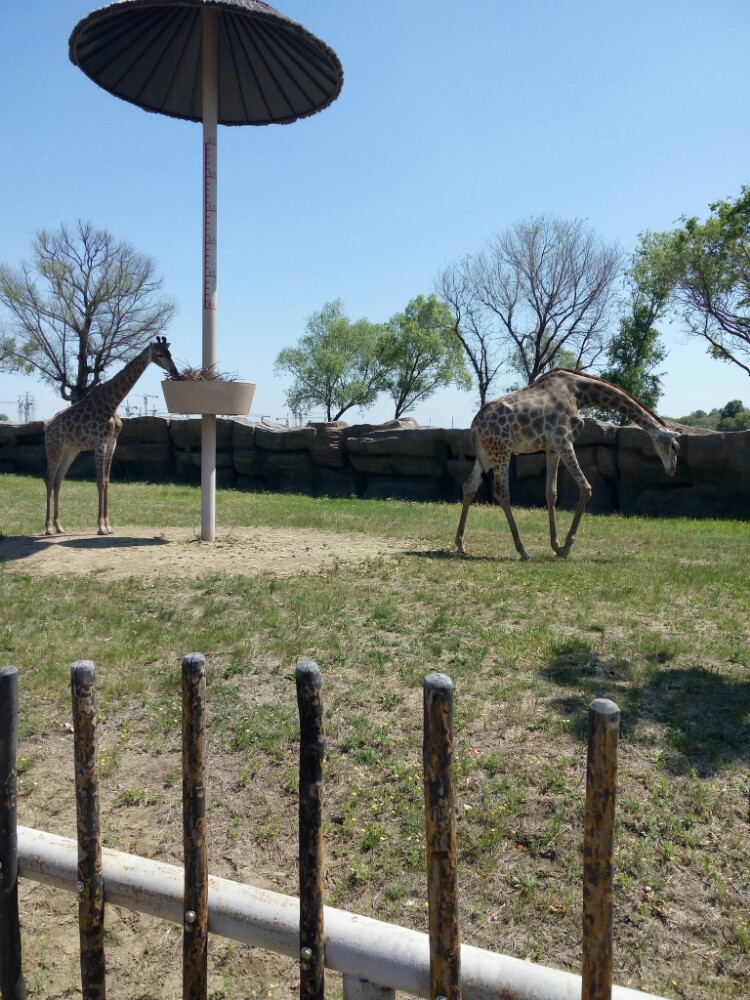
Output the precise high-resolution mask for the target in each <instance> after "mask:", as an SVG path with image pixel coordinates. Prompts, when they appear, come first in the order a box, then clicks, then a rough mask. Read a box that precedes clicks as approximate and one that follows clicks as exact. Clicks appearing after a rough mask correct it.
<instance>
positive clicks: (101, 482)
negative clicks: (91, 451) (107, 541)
mask: <svg viewBox="0 0 750 1000" xmlns="http://www.w3.org/2000/svg"><path fill="white" fill-rule="evenodd" d="M116 444H117V438H116V437H113V438H107V440H106V441H105V442H104V444H103V445H101V446H100V447H99V448H97V449H96V485H97V487H98V490H99V528H98V531H97V534H99V535H111V534H113V530H112V528H111V527H110V524H109V472H110V469H111V468H112V456H113V455H114V453H115V445H116Z"/></svg>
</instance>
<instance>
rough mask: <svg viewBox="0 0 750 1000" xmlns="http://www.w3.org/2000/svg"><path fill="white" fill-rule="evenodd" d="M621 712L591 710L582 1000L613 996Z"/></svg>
mask: <svg viewBox="0 0 750 1000" xmlns="http://www.w3.org/2000/svg"><path fill="white" fill-rule="evenodd" d="M619 733H620V709H619V708H618V707H617V705H616V704H615V703H614V702H613V701H610V700H609V699H607V698H597V699H596V700H595V701H592V702H591V705H590V707H589V740H588V761H587V765H586V813H585V818H584V841H583V963H582V969H583V977H582V984H581V997H582V1000H610V998H611V996H612V930H613V920H612V917H613V889H614V862H613V850H614V837H615V796H616V790H617V743H618V738H619Z"/></svg>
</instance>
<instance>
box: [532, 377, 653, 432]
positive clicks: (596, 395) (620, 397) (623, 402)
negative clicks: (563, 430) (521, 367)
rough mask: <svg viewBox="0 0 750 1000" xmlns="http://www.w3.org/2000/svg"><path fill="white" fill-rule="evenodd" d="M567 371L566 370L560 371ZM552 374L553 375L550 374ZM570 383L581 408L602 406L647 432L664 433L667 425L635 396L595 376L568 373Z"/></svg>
mask: <svg viewBox="0 0 750 1000" xmlns="http://www.w3.org/2000/svg"><path fill="white" fill-rule="evenodd" d="M559 371H566V369H559ZM550 374H551V373H550ZM567 374H568V375H569V376H570V381H571V384H572V386H573V392H574V393H575V397H576V402H577V403H578V405H579V406H602V407H606V408H607V409H610V410H616V411H617V412H618V413H622V414H623V416H625V417H627V418H628V419H629V420H631V421H632V422H633V423H634V424H637V425H638V426H639V427H642V428H643V430H645V431H663V430H665V428H666V424H665V423H664V421H663V420H662V419H661V417H657V415H656V414H655V413H653V412H652V411H651V410H649V409H648V407H647V406H644V405H643V403H639V402H638V400H637V399H636V398H635V396H631V395H630V393H629V392H626V391H625V390H624V389H620V388H619V386H616V385H612V383H611V382H606V381H605V380H604V379H601V378H597V377H596V376H595V375H584V374H583V373H581V372H573V371H568V372H567Z"/></svg>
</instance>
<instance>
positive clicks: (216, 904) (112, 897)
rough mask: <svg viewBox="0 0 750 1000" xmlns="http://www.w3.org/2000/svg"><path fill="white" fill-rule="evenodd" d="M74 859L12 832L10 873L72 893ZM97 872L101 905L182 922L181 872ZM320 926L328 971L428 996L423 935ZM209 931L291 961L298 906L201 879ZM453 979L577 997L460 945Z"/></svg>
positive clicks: (485, 995) (336, 914)
mask: <svg viewBox="0 0 750 1000" xmlns="http://www.w3.org/2000/svg"><path fill="white" fill-rule="evenodd" d="M77 853H78V846H77V844H76V842H75V841H74V840H69V839H67V838H65V837H58V836H55V835H54V834H51V833H43V832H42V831H41V830H32V829H29V828H27V827H23V826H19V828H18V866H19V872H20V874H21V876H22V877H24V878H29V879H33V880H35V881H37V882H43V883H45V884H47V885H53V886H56V887H57V888H59V889H67V890H68V891H69V892H75V891H76V861H77ZM103 871H104V898H105V901H106V902H107V903H108V904H114V905H116V906H124V907H126V908H127V909H130V910H138V911H139V912H141V913H148V914H150V915H152V916H156V917H161V918H162V919H164V920H170V921H172V922H174V923H176V924H181V923H182V920H183V914H184V909H183V880H184V876H183V869H182V868H180V867H178V866H176V865H168V864H165V863H164V862H160V861H150V860H148V859H146V858H141V857H138V856H136V855H132V854H124V853H122V852H120V851H113V850H110V849H109V848H104V851H103ZM324 921H325V955H326V966H327V967H328V968H329V969H332V970H335V971H337V972H341V973H344V975H345V976H346V977H352V978H353V979H364V980H366V981H367V982H369V983H374V984H378V985H380V986H382V987H386V988H387V989H391V990H398V991H403V992H405V993H412V994H414V995H416V996H420V997H425V998H430V997H431V991H430V943H429V938H428V936H427V935H426V934H422V933H421V932H419V931H413V930H408V929H406V928H403V927H399V926H397V925H396V924H390V923H385V922H384V921H380V920H373V919H372V918H371V917H362V916H358V915H357V914H354V913H348V912H347V911H345V910H338V909H334V908H333V907H329V906H327V907H325V913H324ZM208 930H209V933H211V934H218V935H220V936H221V937H227V938H231V939H232V940H234V941H240V942H242V943H243V944H246V945H250V946H252V947H254V948H265V949H267V950H268V951H274V952H277V953H278V954H281V955H289V956H291V957H292V958H297V957H298V955H299V900H298V899H297V898H296V897H294V896H286V895H283V894H282V893H278V892H271V891H269V890H267V889H258V888H255V887H254V886H249V885H243V884H242V883H239V882H232V881H230V880H229V879H223V878H217V877H216V876H213V875H209V877H208ZM461 978H462V983H463V997H464V1000H498V996H502V997H503V998H504V1000H505V998H507V1000H541V998H545V1000H580V996H581V977H580V976H576V975H573V974H572V973H569V972H563V971H560V970H558V969H550V968H546V967H544V966H540V965H534V964H532V963H530V962H525V961H522V960H521V959H517V958H509V957H507V956H505V955H498V954H495V953H493V952H488V951H483V950H482V949H481V948H474V947H472V946H470V945H466V944H464V945H462V947H461ZM503 989H505V993H503V992H502V990H503ZM349 995H351V994H349ZM612 996H613V1000H647V998H649V1000H654V998H653V997H652V996H651V994H647V993H642V992H640V991H639V990H632V989H628V988H625V987H617V986H616V987H614V990H613V993H612Z"/></svg>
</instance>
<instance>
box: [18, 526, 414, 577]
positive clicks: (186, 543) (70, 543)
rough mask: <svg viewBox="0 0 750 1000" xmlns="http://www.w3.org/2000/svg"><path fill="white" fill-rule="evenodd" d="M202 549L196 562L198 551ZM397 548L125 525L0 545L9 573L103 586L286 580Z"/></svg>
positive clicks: (281, 534)
mask: <svg viewBox="0 0 750 1000" xmlns="http://www.w3.org/2000/svg"><path fill="white" fill-rule="evenodd" d="M198 547H199V548H200V558H197V555H198V552H197V549H198ZM403 548H404V544H403V541H397V540H395V539H392V538H377V537H373V536H372V535H365V534H349V535H343V534H341V533H335V534H334V533H333V532H325V531H312V530H309V529H306V530H304V531H300V530H284V529H280V528H267V527H264V528H233V529H231V530H230V531H229V532H226V533H224V534H222V533H219V535H218V536H217V539H216V541H215V542H212V543H204V542H202V541H201V540H200V539H199V538H197V537H196V536H195V535H194V534H191V532H190V531H189V529H187V528H166V529H164V530H160V531H158V532H157V531H155V529H153V528H140V527H133V526H129V527H126V528H122V529H121V530H120V531H118V533H117V534H116V535H91V534H63V535H50V536H47V535H16V536H13V537H8V538H4V539H2V541H0V554H1V555H2V559H3V561H4V562H6V564H7V565H8V568H9V569H14V570H20V571H21V572H28V573H31V574H33V575H34V576H54V575H56V574H58V573H70V572H75V573H81V574H86V573H96V574H97V575H98V576H99V577H100V579H102V580H116V579H122V578H125V577H129V576H136V577H142V578H144V579H155V578H157V577H160V576H161V577H164V578H165V579H166V580H168V579H170V578H177V577H196V576H199V575H207V574H209V573H217V572H227V573H243V574H244V575H246V576H247V575H253V574H255V573H273V574H275V575H277V576H291V575H294V574H297V573H315V572H319V571H321V570H325V569H330V568H332V567H333V566H335V565H336V564H337V563H338V564H342V563H346V564H351V563H361V562H364V561H365V560H367V559H370V558H372V557H373V556H387V555H388V554H389V553H391V554H392V553H394V552H396V551H402V550H403Z"/></svg>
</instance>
